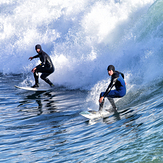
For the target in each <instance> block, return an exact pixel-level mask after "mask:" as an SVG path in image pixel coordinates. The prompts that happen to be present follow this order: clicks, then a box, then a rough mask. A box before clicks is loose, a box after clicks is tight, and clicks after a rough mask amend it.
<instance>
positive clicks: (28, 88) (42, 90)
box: [15, 85, 52, 92]
mask: <svg viewBox="0 0 163 163" xmlns="http://www.w3.org/2000/svg"><path fill="white" fill-rule="evenodd" d="M15 87H16V88H19V89H23V90H28V91H38V92H45V91H48V90H51V89H52V88H50V89H48V88H32V87H19V86H17V85H15Z"/></svg>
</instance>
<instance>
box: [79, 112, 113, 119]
mask: <svg viewBox="0 0 163 163" xmlns="http://www.w3.org/2000/svg"><path fill="white" fill-rule="evenodd" d="M80 114H81V115H82V116H84V117H86V118H88V119H97V118H106V117H108V116H109V115H110V112H108V111H93V110H89V111H83V112H81V113H80Z"/></svg>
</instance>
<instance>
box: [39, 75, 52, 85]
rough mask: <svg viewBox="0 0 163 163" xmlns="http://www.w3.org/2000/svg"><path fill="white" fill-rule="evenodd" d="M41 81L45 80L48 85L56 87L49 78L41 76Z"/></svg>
mask: <svg viewBox="0 0 163 163" xmlns="http://www.w3.org/2000/svg"><path fill="white" fill-rule="evenodd" d="M41 79H42V80H44V81H45V82H46V83H48V84H49V85H50V86H51V87H53V86H54V84H53V83H52V82H51V81H50V80H49V79H48V78H44V77H43V76H42V75H41Z"/></svg>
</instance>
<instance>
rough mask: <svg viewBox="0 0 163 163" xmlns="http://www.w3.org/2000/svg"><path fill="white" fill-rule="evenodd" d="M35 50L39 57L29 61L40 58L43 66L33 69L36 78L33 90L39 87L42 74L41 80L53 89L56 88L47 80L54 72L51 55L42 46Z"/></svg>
mask: <svg viewBox="0 0 163 163" xmlns="http://www.w3.org/2000/svg"><path fill="white" fill-rule="evenodd" d="M35 49H36V52H37V53H38V55H35V56H33V57H30V58H29V59H30V60H32V59H34V58H40V61H41V64H39V65H38V66H36V67H35V68H33V69H32V72H33V74H34V78H35V84H34V85H33V86H32V88H37V87H39V81H38V78H39V76H38V73H42V74H41V76H40V77H41V79H42V80H44V81H45V82H46V83H48V84H49V85H50V86H51V87H53V86H54V85H53V83H52V82H51V81H50V80H49V79H48V78H47V76H49V75H50V74H51V73H53V72H54V66H53V63H52V61H51V59H50V57H49V55H48V54H46V53H45V52H44V51H43V50H42V48H41V45H39V44H37V45H36V46H35Z"/></svg>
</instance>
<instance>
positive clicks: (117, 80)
mask: <svg viewBox="0 0 163 163" xmlns="http://www.w3.org/2000/svg"><path fill="white" fill-rule="evenodd" d="M114 86H115V88H116V89H115V90H111V89H112V88H113V87H114ZM125 94H126V85H125V81H124V74H123V73H121V72H118V71H115V72H114V73H113V75H112V76H111V82H110V84H109V86H108V88H107V89H106V91H105V92H101V94H100V97H104V98H105V97H107V98H108V100H109V101H110V103H111V104H112V106H113V108H114V109H116V106H115V104H114V101H113V99H112V98H120V97H123V96H124V95H125ZM103 103H104V101H103V102H102V103H101V105H100V109H99V110H101V109H102V107H103Z"/></svg>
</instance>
